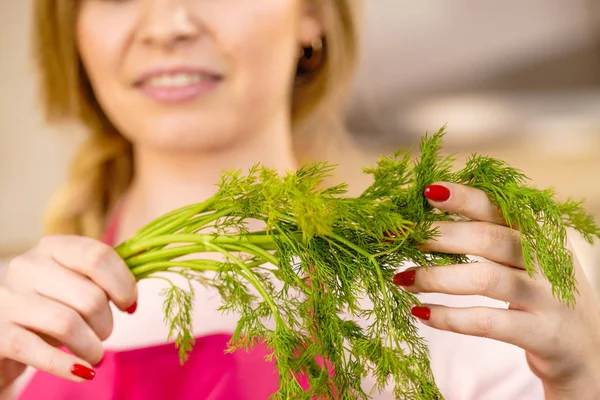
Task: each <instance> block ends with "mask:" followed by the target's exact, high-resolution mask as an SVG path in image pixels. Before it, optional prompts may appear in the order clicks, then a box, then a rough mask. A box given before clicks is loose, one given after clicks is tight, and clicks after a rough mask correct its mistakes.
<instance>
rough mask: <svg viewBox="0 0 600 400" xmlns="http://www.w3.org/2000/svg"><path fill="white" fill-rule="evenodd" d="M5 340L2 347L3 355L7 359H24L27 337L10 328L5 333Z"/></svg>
mask: <svg viewBox="0 0 600 400" xmlns="http://www.w3.org/2000/svg"><path fill="white" fill-rule="evenodd" d="M3 333H4V334H3V335H2V336H4V340H3V346H2V350H3V351H2V353H3V355H4V356H5V357H6V358H11V359H16V360H20V359H23V353H24V352H25V351H26V349H27V346H26V343H25V336H23V335H22V334H19V332H18V330H17V329H11V328H10V327H9V328H8V329H6V332H3Z"/></svg>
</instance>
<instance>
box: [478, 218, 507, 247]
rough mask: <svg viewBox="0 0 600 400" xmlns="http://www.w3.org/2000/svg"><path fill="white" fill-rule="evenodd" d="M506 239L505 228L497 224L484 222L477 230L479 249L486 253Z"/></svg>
mask: <svg viewBox="0 0 600 400" xmlns="http://www.w3.org/2000/svg"><path fill="white" fill-rule="evenodd" d="M503 240H504V229H503V228H502V227H501V226H499V225H495V224H482V225H481V227H480V229H476V230H475V238H474V241H475V244H476V246H477V249H478V250H479V251H481V252H482V253H486V252H488V251H490V250H492V249H494V248H495V247H497V246H498V245H499V244H500V243H502V241H503Z"/></svg>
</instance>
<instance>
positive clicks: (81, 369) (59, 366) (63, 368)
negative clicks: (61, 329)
mask: <svg viewBox="0 0 600 400" xmlns="http://www.w3.org/2000/svg"><path fill="white" fill-rule="evenodd" d="M0 331H1V332H2V335H0V356H1V357H4V358H10V359H12V360H15V361H17V362H19V363H21V364H25V365H30V366H32V367H34V368H35V369H38V370H40V371H44V372H47V373H49V374H52V375H56V376H58V377H61V378H64V379H68V380H71V381H75V382H84V381H86V380H91V379H93V378H94V376H95V375H96V372H95V371H94V370H93V368H92V367H91V365H90V364H88V363H87V362H86V361H84V360H82V359H80V358H78V357H76V356H74V355H72V354H68V353H65V352H64V351H61V350H59V349H57V348H55V347H52V346H50V345H49V344H48V343H46V342H44V341H43V340H42V339H41V338H40V337H39V336H37V335H36V334H34V333H32V332H30V331H28V330H27V329H25V328H22V327H19V326H15V325H4V326H0Z"/></svg>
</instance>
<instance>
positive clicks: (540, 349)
mask: <svg viewBox="0 0 600 400" xmlns="http://www.w3.org/2000/svg"><path fill="white" fill-rule="evenodd" d="M438 184H439V185H442V186H445V187H446V188H448V189H449V190H450V193H451V195H450V197H449V198H448V200H446V201H443V202H437V201H432V200H428V201H429V203H430V204H431V205H432V206H434V207H436V208H438V209H440V210H444V211H450V212H455V213H458V214H460V215H462V216H464V217H466V218H468V219H470V220H471V221H470V222H440V223H438V224H437V227H438V229H439V231H440V236H439V237H437V238H436V239H435V240H432V241H430V242H428V243H426V244H425V245H424V246H423V247H422V249H423V250H426V251H437V252H444V253H451V254H465V253H466V254H472V255H474V256H479V257H483V258H485V259H487V260H489V262H478V263H472V264H463V265H451V266H443V267H436V268H411V269H409V271H411V270H414V283H413V284H412V285H409V286H403V288H404V289H406V290H407V291H410V292H413V293H445V294H454V295H481V296H486V297H489V298H492V299H496V300H501V301H505V302H508V303H509V304H510V305H509V307H508V309H507V310H505V309H496V308H488V307H472V308H452V307H445V306H443V305H437V304H426V305H425V307H427V308H429V309H430V317H429V319H422V322H423V323H424V324H426V325H428V326H430V327H433V328H436V329H441V330H446V331H451V332H456V333H460V334H465V335H472V336H480V337H486V338H490V339H495V340H500V341H503V342H506V343H510V344H513V345H515V346H518V347H521V348H523V349H524V350H525V351H526V354H527V362H528V364H529V367H530V368H531V370H532V371H533V372H534V374H535V375H537V376H538V377H539V378H540V379H541V380H542V382H543V384H544V389H545V393H546V399H549V400H550V399H552V400H557V399H590V400H591V399H597V398H599V396H600V382H599V381H598V377H600V353H599V351H598V349H600V334H599V332H600V307H599V305H598V302H597V301H596V299H595V297H594V293H593V290H592V287H591V285H590V283H589V281H588V280H587V279H586V277H585V274H584V272H583V269H582V268H581V265H580V264H579V261H578V260H577V259H576V257H575V263H574V264H575V265H574V266H575V277H576V279H577V282H578V291H579V295H578V296H577V298H576V304H575V306H574V307H572V308H571V307H569V306H567V305H566V304H565V303H563V302H560V301H559V300H557V299H556V298H555V297H554V296H553V294H552V288H551V286H550V284H549V283H548V282H547V281H546V280H545V279H543V278H542V277H536V278H538V279H531V278H530V277H529V275H528V274H527V272H526V271H525V270H524V268H525V267H524V261H523V256H522V252H521V243H520V239H519V232H518V231H517V230H515V229H512V228H510V227H508V226H507V224H506V222H505V221H504V219H503V217H502V213H501V212H500V210H499V209H498V208H496V207H495V206H494V205H493V204H492V203H491V202H490V201H489V199H488V198H487V196H486V194H485V193H484V192H482V191H481V190H478V189H474V188H470V187H466V186H462V185H457V184H452V183H447V182H439V183H438Z"/></svg>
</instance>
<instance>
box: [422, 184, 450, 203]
mask: <svg viewBox="0 0 600 400" xmlns="http://www.w3.org/2000/svg"><path fill="white" fill-rule="evenodd" d="M423 194H424V195H425V197H427V198H428V199H429V200H433V201H446V200H448V199H449V198H450V189H448V188H447V187H446V186H441V185H429V186H427V187H426V188H425V191H424V192H423Z"/></svg>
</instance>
